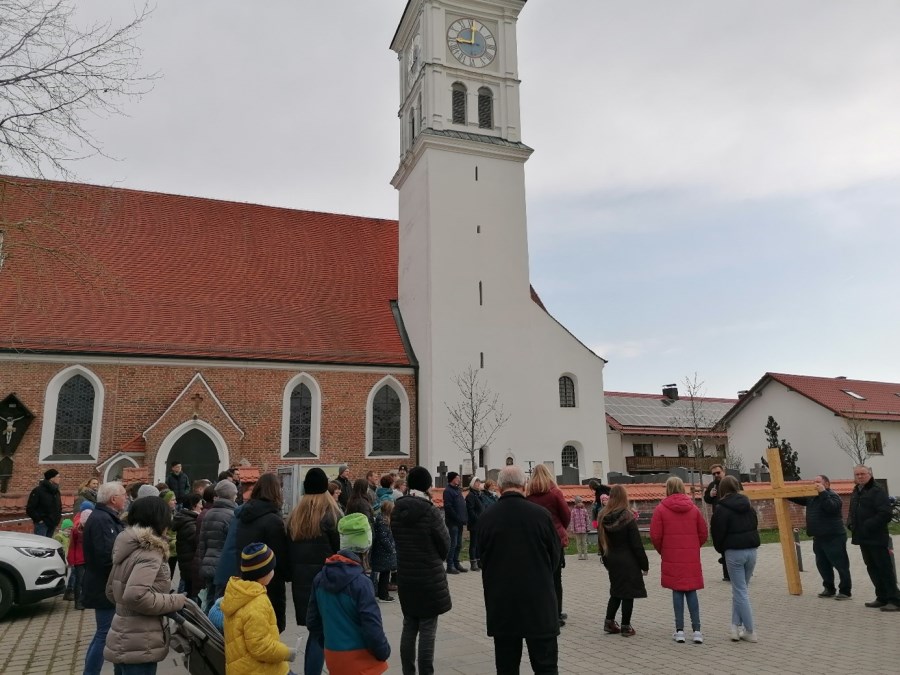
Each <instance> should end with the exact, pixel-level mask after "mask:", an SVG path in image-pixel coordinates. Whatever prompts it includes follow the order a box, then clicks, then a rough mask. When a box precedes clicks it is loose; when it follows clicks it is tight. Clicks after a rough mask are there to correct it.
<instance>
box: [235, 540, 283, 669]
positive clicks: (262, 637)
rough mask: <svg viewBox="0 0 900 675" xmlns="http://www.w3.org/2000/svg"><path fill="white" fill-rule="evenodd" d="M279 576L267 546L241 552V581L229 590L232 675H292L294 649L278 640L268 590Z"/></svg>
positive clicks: (255, 544)
mask: <svg viewBox="0 0 900 675" xmlns="http://www.w3.org/2000/svg"><path fill="white" fill-rule="evenodd" d="M273 576H275V554H274V553H273V552H272V550H271V549H270V548H269V547H268V546H266V545H265V544H260V543H254V544H249V545H248V546H247V547H246V548H245V549H244V550H243V551H242V552H241V578H240V579H239V578H238V577H231V579H230V580H229V581H228V586H226V587H225V597H224V599H223V600H222V613H223V614H224V615H225V664H226V666H225V667H226V671H227V673H228V675H290V669H289V668H288V662H289V661H293V660H294V659H296V658H297V649H298V648H299V642H300V641H299V640H298V641H297V643H298V646H297V647H296V648H294V649H291V648H289V647H287V646H286V645H284V644H282V642H281V640H280V639H279V637H278V623H277V621H276V620H275V610H274V609H272V603H271V602H270V601H269V596H268V595H267V594H266V586H267V585H268V584H269V582H270V581H272V577H273Z"/></svg>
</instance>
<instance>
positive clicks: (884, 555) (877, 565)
mask: <svg viewBox="0 0 900 675" xmlns="http://www.w3.org/2000/svg"><path fill="white" fill-rule="evenodd" d="M859 552H860V553H862V559H863V562H864V563H866V570H867V571H868V572H869V578H870V579H871V580H872V585H873V586H875V599H876V600H880V601H881V602H893V603H897V604H900V592H898V590H897V576H896V574H895V573H894V564H893V563H892V562H891V554H890V552H889V551H888V547H887V546H869V545H868V544H861V545H860V547H859Z"/></svg>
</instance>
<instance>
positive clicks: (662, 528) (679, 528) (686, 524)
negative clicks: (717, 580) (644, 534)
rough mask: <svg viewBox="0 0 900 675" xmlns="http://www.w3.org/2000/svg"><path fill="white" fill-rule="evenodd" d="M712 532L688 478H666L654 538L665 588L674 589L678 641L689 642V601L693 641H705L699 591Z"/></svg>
mask: <svg viewBox="0 0 900 675" xmlns="http://www.w3.org/2000/svg"><path fill="white" fill-rule="evenodd" d="M708 534H709V533H708V531H707V528H706V521H705V520H704V519H703V515H702V514H701V513H700V509H698V508H697V506H696V504H694V500H693V499H691V498H690V497H688V496H687V494H686V493H685V489H684V481H682V480H681V479H680V478H679V477H678V476H672V477H671V478H669V480H667V481H666V498H665V499H663V500H662V502H660V505H659V506H657V507H656V508H655V509H654V510H653V518H652V519H651V521H650V541H652V542H653V548H655V549H656V551H657V552H658V553H659V555H660V556H661V557H662V579H661V583H662V587H663V588H669V589H671V590H672V604H673V607H674V609H675V633H673V635H672V639H673V640H675V642H685V635H684V604H685V602H687V606H688V611H689V612H690V615H691V630H692V631H693V636H692V640H693V642H694V643H695V644H700V643H702V642H703V634H702V633H701V632H700V600H699V599H698V597H697V591H698V590H699V589H701V588H703V566H702V565H701V564H700V547H701V546H703V544H705V543H706V538H707V536H708Z"/></svg>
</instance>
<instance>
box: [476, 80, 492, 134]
mask: <svg viewBox="0 0 900 675" xmlns="http://www.w3.org/2000/svg"><path fill="white" fill-rule="evenodd" d="M478 128H479V129H493V128H494V93H493V92H492V91H491V90H490V89H488V88H487V87H482V88H481V89H479V90H478Z"/></svg>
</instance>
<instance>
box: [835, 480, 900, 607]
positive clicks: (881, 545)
mask: <svg viewBox="0 0 900 675" xmlns="http://www.w3.org/2000/svg"><path fill="white" fill-rule="evenodd" d="M853 480H854V482H855V483H856V485H855V486H854V488H853V492H852V493H851V495H850V517H849V519H848V520H849V522H848V523H847V526H848V527H849V528H850V532H851V533H852V534H853V538H852V540H851V541H852V542H853V543H854V544H855V545H857V546H859V552H860V553H862V559H863V562H864V563H866V570H867V571H868V572H869V578H870V579H871V580H872V585H873V586H875V599H874V600H872V601H871V602H867V603H866V607H873V608H880V609H881V611H882V612H900V590H897V575H896V572H895V571H894V563H893V561H892V560H891V551H890V545H891V534H890V532H888V525H889V524H890V522H891V515H892V509H891V502H890V498H889V497H888V494H887V492H885V491H884V489H883V488H882V487H881V486H880V485H879V484H878V483H876V482H875V479H874V478H873V477H872V469H870V468H869V467H867V466H863V465H859V466H856V467H854V468H853Z"/></svg>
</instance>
